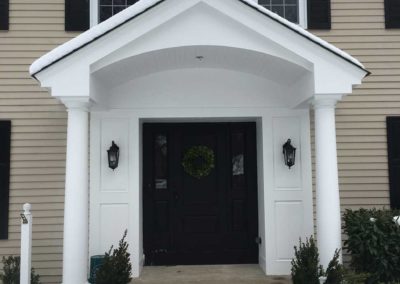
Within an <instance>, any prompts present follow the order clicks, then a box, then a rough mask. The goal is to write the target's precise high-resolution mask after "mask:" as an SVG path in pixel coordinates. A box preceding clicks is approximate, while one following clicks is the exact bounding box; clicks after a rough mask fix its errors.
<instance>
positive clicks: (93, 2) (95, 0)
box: [89, 0, 307, 29]
mask: <svg viewBox="0 0 400 284" xmlns="http://www.w3.org/2000/svg"><path fill="white" fill-rule="evenodd" d="M253 1H254V2H257V3H258V0H253ZM298 1H299V26H301V27H302V28H304V29H307V0H298ZM89 5H90V8H89V10H90V27H94V26H95V25H97V24H98V23H99V0H90V4H89Z"/></svg>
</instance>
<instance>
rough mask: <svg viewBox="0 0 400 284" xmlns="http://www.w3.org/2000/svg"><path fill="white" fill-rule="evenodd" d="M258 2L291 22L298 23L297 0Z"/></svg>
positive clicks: (265, 0)
mask: <svg viewBox="0 0 400 284" xmlns="http://www.w3.org/2000/svg"><path fill="white" fill-rule="evenodd" d="M258 2H259V4H261V5H263V6H264V7H265V8H267V9H269V10H271V11H272V12H274V13H276V14H278V15H279V16H281V17H283V18H285V19H286V20H288V21H291V22H293V23H299V3H298V1H297V0H259V1H258Z"/></svg>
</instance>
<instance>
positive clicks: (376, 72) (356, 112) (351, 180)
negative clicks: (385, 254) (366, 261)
mask: <svg viewBox="0 0 400 284" xmlns="http://www.w3.org/2000/svg"><path fill="white" fill-rule="evenodd" d="M314 33H315V34H316V35H318V36H320V37H322V38H323V39H325V40H327V41H329V42H330V43H332V44H334V45H336V46H337V47H339V48H342V49H343V50H345V51H347V52H348V53H350V54H351V55H353V56H355V57H357V58H358V59H359V60H360V61H361V62H362V63H363V64H364V65H365V67H366V68H367V69H368V70H369V71H370V72H372V74H371V75H370V76H369V77H367V78H365V80H364V83H363V84H362V85H361V86H358V87H356V88H355V90H354V93H353V94H351V95H349V96H347V97H346V98H345V99H344V100H343V101H342V102H340V103H339V104H338V106H337V111H336V119H337V124H336V129H337V142H338V144H337V146H338V163H339V182H340V190H341V202H342V209H344V208H359V207H366V206H368V207H373V206H376V207H383V206H386V207H387V206H389V191H388V186H389V185H388V182H389V181H388V170H387V146H386V121H385V120H386V116H389V115H390V116H393V115H400V48H399V47H400V30H399V29H394V30H386V29H385V21H384V3H383V0H368V1H366V0H364V1H356V0H352V1H349V0H332V30H331V31H314Z"/></svg>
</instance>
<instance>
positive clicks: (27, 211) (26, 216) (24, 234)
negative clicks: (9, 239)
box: [19, 203, 32, 284]
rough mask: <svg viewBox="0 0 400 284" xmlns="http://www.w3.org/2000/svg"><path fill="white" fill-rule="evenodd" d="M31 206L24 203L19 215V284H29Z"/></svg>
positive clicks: (30, 265)
mask: <svg viewBox="0 0 400 284" xmlns="http://www.w3.org/2000/svg"><path fill="white" fill-rule="evenodd" d="M31 208H32V206H31V205H30V204H29V203H25V204H24V206H23V209H24V212H23V213H22V214H21V263H20V278H19V279H20V281H19V282H20V283H21V284H31V267H32V264H31V262H32V214H31Z"/></svg>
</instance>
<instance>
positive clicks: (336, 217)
mask: <svg viewBox="0 0 400 284" xmlns="http://www.w3.org/2000/svg"><path fill="white" fill-rule="evenodd" d="M336 102H337V98H331V97H329V98H317V99H315V101H314V109H315V162H316V191H317V192H316V195H317V196H316V197H317V198H316V203H317V204H316V205H317V206H316V207H317V242H318V250H319V255H320V261H321V264H322V265H323V266H324V268H325V269H326V268H327V267H328V263H329V261H330V260H331V259H332V257H333V255H334V252H335V250H336V249H338V248H341V246H342V239H341V215H340V198H339V178H338V165H337V151H336V125H335V105H336Z"/></svg>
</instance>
